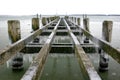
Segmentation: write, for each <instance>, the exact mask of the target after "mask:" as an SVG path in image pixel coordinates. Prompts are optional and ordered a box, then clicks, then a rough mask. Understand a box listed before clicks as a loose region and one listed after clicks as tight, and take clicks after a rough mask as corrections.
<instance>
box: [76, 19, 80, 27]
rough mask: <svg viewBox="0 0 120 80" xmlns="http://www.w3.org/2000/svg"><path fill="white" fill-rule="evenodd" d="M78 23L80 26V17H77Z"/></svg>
mask: <svg viewBox="0 0 120 80" xmlns="http://www.w3.org/2000/svg"><path fill="white" fill-rule="evenodd" d="M77 25H79V26H80V18H77Z"/></svg>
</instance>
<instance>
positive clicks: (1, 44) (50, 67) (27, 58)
mask: <svg viewBox="0 0 120 80" xmlns="http://www.w3.org/2000/svg"><path fill="white" fill-rule="evenodd" d="M12 19H14V18H12ZM15 19H19V18H15ZM7 20H8V19H4V20H2V18H0V50H2V49H3V48H5V47H6V46H8V45H10V44H11V40H10V38H9V34H8V24H7ZM19 20H20V24H21V27H20V30H21V38H24V37H26V36H27V35H29V34H30V33H31V31H32V27H31V18H25V19H19ZM104 20H112V21H114V22H113V33H112V42H111V44H112V45H113V46H114V47H115V48H117V49H119V48H120V35H119V34H120V16H90V32H91V33H92V34H93V35H94V36H96V37H98V38H101V37H102V36H101V35H102V22H103V21H104ZM81 24H82V22H81ZM58 39H59V38H58ZM61 40H62V39H59V40H56V42H61ZM41 42H42V41H41ZM43 42H44V41H43ZM88 56H89V57H90V59H91V61H92V62H93V64H94V66H95V69H96V70H97V71H98V64H99V55H98V54H96V53H92V54H91V53H90V54H88ZM34 57H35V54H29V53H28V54H25V55H24V63H25V64H24V69H23V70H22V71H18V72H13V71H12V69H11V60H9V61H8V62H6V64H4V65H0V80H19V79H20V78H21V77H22V75H23V74H24V73H25V71H26V70H27V68H28V66H29V64H30V63H31V62H32V60H33V58H34ZM56 57H57V58H56ZM57 62H59V63H57ZM60 65H63V66H60ZM78 67H79V66H78V62H77V60H76V57H75V56H74V55H73V54H72V55H71V56H67V55H66V56H64V57H61V56H59V55H57V56H54V57H53V56H51V55H49V56H48V59H47V63H46V64H45V69H44V71H43V74H42V77H41V78H42V80H47V79H48V78H50V80H55V78H59V79H62V80H74V79H75V80H78V79H79V80H83V77H82V74H80V73H81V72H80V71H81V70H80V68H78ZM54 68H55V69H54ZM63 69H65V71H64V70H63ZM59 70H60V71H59ZM51 71H52V73H51ZM62 73H64V74H62ZM98 73H99V74H100V76H101V77H102V79H103V80H119V79H120V74H119V73H120V64H118V63H117V62H116V61H115V60H113V59H112V58H111V57H110V61H109V71H108V72H104V73H100V72H99V71H98ZM72 74H74V75H72ZM79 74H80V75H79ZM58 75H60V76H58ZM6 76H7V77H6ZM53 76H55V77H53ZM65 76H67V77H65ZM80 76H81V77H80ZM60 77H62V78H60Z"/></svg>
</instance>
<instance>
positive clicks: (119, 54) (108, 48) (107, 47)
mask: <svg viewBox="0 0 120 80" xmlns="http://www.w3.org/2000/svg"><path fill="white" fill-rule="evenodd" d="M72 23H73V22H72ZM73 24H74V25H76V26H77V27H78V28H79V29H80V30H81V31H82V32H83V33H84V34H85V36H87V37H88V38H89V39H90V40H91V41H92V42H94V43H95V44H97V45H98V46H99V47H100V48H101V49H103V50H104V51H105V52H106V53H107V54H109V55H110V56H111V57H112V58H114V59H115V60H116V61H117V62H118V63H120V51H119V50H117V49H116V48H114V47H113V46H112V45H111V44H109V43H108V42H106V41H104V40H102V39H98V38H96V37H95V36H93V35H92V34H90V33H89V32H88V31H86V30H84V29H83V28H81V27H80V26H78V25H77V24H75V23H73Z"/></svg>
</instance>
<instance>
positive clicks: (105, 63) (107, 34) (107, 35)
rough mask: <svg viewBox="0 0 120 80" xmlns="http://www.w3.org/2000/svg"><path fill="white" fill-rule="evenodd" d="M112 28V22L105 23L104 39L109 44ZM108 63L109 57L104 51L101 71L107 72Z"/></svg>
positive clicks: (100, 66) (100, 63) (100, 65)
mask: <svg viewBox="0 0 120 80" xmlns="http://www.w3.org/2000/svg"><path fill="white" fill-rule="evenodd" d="M112 26H113V22H112V21H104V22H103V28H102V37H103V40H105V41H107V42H111V37H112ZM108 62H109V56H108V54H106V53H105V52H104V51H103V53H101V54H100V62H99V71H107V70H108Z"/></svg>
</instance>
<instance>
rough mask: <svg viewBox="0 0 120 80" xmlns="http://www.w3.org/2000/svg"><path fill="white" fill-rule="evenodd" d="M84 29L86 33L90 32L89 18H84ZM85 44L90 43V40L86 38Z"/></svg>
mask: <svg viewBox="0 0 120 80" xmlns="http://www.w3.org/2000/svg"><path fill="white" fill-rule="evenodd" d="M83 27H84V29H85V30H86V31H88V32H90V31H89V18H84V19H83ZM84 43H89V39H88V38H87V37H85V39H84Z"/></svg>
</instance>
